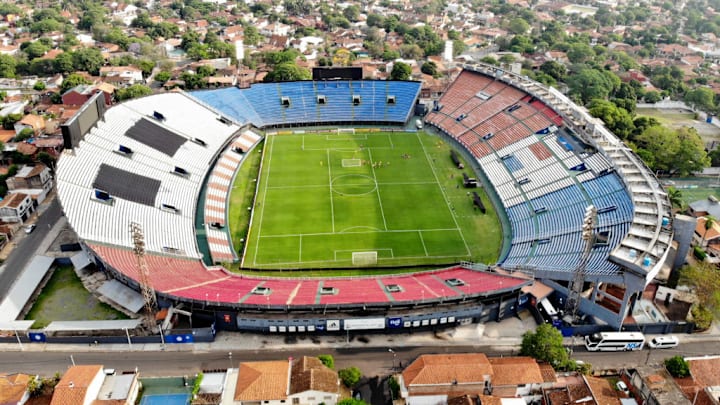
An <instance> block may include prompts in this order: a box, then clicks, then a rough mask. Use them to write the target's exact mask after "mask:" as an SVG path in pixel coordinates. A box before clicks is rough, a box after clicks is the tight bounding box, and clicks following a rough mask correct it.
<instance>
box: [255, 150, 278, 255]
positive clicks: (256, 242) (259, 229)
mask: <svg viewBox="0 0 720 405" xmlns="http://www.w3.org/2000/svg"><path fill="white" fill-rule="evenodd" d="M270 139H272V141H271V142H270V143H269V145H268V148H267V149H268V150H267V151H265V150H263V159H265V153H269V155H268V160H267V173H265V184H264V186H265V187H264V189H263V198H262V201H263V202H265V199H266V198H267V187H268V184H269V183H270V168H271V165H270V161H271V160H272V148H273V146H275V137H270ZM258 178H259V179H260V180H262V177H260V176H258ZM264 216H265V204H263V207H262V209H261V211H260V227H259V228H258V230H257V237H256V238H255V255H254V257H253V265H255V266H257V264H258V263H257V256H258V251H259V250H260V238H261V237H262V235H261V234H260V231H262V227H263V225H262V224H263V217H264Z"/></svg>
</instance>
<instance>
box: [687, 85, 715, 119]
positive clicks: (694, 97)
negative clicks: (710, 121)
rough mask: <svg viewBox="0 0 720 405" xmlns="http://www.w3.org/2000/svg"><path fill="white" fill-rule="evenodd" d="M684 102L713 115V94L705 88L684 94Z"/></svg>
mask: <svg viewBox="0 0 720 405" xmlns="http://www.w3.org/2000/svg"><path fill="white" fill-rule="evenodd" d="M685 102H686V103H688V104H690V105H691V106H693V108H699V109H700V110H702V111H705V112H707V113H711V114H712V113H714V112H715V110H716V106H715V93H713V91H712V90H710V89H708V88H706V87H698V88H697V89H692V90H690V91H688V92H687V93H685Z"/></svg>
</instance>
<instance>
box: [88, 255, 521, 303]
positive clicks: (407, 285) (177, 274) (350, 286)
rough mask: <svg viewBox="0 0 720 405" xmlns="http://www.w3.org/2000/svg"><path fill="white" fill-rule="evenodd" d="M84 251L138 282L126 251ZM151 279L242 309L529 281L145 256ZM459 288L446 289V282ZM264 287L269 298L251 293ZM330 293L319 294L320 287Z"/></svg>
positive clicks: (381, 299)
mask: <svg viewBox="0 0 720 405" xmlns="http://www.w3.org/2000/svg"><path fill="white" fill-rule="evenodd" d="M88 247H89V248H90V249H91V250H92V251H94V252H95V253H96V254H98V255H100V256H101V257H102V258H103V260H105V262H106V263H107V264H108V265H109V266H111V267H112V269H114V270H115V271H117V272H119V273H121V274H122V275H123V276H124V277H129V278H131V279H133V280H138V279H139V274H138V270H137V259H136V258H135V255H134V254H133V251H132V250H130V249H122V248H117V247H112V246H107V245H99V244H93V243H89V244H88ZM146 261H147V264H148V270H149V274H150V281H151V282H152V284H153V286H154V287H155V289H156V290H157V291H158V292H163V293H167V294H171V295H174V296H177V297H181V298H186V299H193V300H198V301H205V302H209V303H213V304H214V303H222V304H242V305H245V306H257V307H263V306H274V307H277V306H283V307H287V306H312V305H314V306H318V307H321V306H325V305H340V306H342V305H358V304H359V305H364V304H367V305H373V304H388V303H400V302H412V301H418V300H423V299H424V300H434V301H439V300H443V299H447V298H453V297H459V296H468V297H470V296H477V295H484V294H488V293H494V292H497V291H502V290H505V289H513V288H516V287H518V286H520V285H522V284H525V283H528V280H525V279H520V278H516V277H510V276H505V275H501V274H497V273H489V272H484V271H476V270H470V269H466V268H462V267H453V268H449V269H442V270H436V271H431V272H424V273H415V274H401V275H389V276H377V277H352V278H323V279H320V278H318V279H285V278H267V277H252V276H246V275H234V274H229V273H228V272H226V271H225V270H224V269H222V268H220V269H218V270H215V269H213V268H207V267H205V265H203V263H202V262H201V261H200V260H189V259H181V258H177V257H171V256H161V255H155V254H147V255H146ZM451 278H455V279H459V280H462V281H463V283H464V285H462V286H457V287H450V286H449V285H448V284H446V283H445V281H444V280H447V279H451ZM388 285H397V286H399V287H400V291H399V292H390V293H386V290H385V288H384V287H385V286H388ZM256 287H265V288H268V289H269V290H270V292H269V294H267V295H265V294H253V290H254V289H255V288H256ZM323 287H324V288H333V289H335V290H334V294H321V293H320V290H321V288H323Z"/></svg>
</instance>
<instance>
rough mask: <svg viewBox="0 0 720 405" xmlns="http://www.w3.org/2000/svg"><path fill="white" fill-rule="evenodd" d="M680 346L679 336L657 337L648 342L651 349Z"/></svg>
mask: <svg viewBox="0 0 720 405" xmlns="http://www.w3.org/2000/svg"><path fill="white" fill-rule="evenodd" d="M679 344H680V341H679V340H678V338H677V336H672V335H671V336H656V337H654V338H652V339H650V341H649V342H648V346H650V348H651V349H668V348H671V347H675V346H677V345H679Z"/></svg>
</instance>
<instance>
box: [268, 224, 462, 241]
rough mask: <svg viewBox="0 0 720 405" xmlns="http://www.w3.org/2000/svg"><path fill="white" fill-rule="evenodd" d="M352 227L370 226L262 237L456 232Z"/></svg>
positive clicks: (435, 229) (442, 229)
mask: <svg viewBox="0 0 720 405" xmlns="http://www.w3.org/2000/svg"><path fill="white" fill-rule="evenodd" d="M353 228H371V227H369V226H364V227H359V226H353V227H350V228H347V229H343V231H342V232H334V233H333V232H317V233H286V234H281V235H263V236H262V237H263V238H285V237H297V236H334V235H347V234H365V233H415V232H447V231H455V232H458V231H459V229H457V228H433V229H388V230H387V231H384V230H382V229H377V228H375V229H376V230H371V231H356V232H348V231H347V230H348V229H353Z"/></svg>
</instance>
